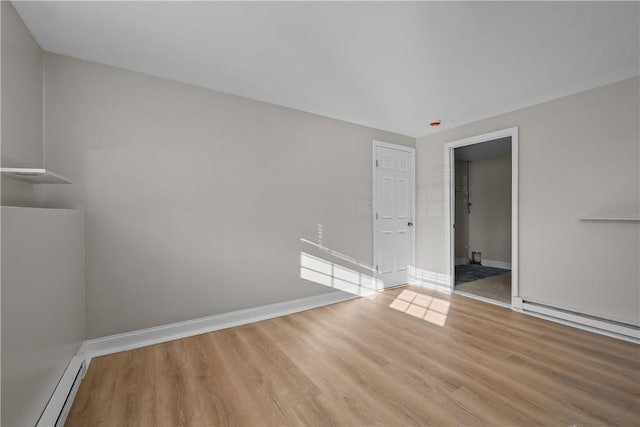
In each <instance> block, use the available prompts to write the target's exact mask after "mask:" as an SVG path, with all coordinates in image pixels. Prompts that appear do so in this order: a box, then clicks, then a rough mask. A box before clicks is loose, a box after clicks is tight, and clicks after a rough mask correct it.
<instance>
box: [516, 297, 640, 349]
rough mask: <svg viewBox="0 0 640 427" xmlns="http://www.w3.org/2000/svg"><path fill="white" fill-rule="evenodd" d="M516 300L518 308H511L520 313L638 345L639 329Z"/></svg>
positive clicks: (639, 338)
mask: <svg viewBox="0 0 640 427" xmlns="http://www.w3.org/2000/svg"><path fill="white" fill-rule="evenodd" d="M516 298H517V299H518V300H519V302H520V304H519V307H516V306H513V308H514V309H515V310H517V311H520V312H522V313H525V314H529V315H531V316H535V317H540V318H542V319H545V320H551V321H553V322H556V323H562V324H563V325H567V326H572V327H574V328H578V329H583V330H586V331H589V332H594V333H597V334H600V335H606V336H609V337H613V338H618V339H622V340H625V341H631V342H634V343H640V327H637V326H633V325H625V324H622V323H619V322H612V321H608V320H606V319H599V318H596V317H593V316H587V315H583V314H580V313H574V312H570V311H566V310H561V309H557V308H554V307H549V306H547V305H543V304H537V303H535V302H531V301H527V300H524V299H522V298H520V297H514V301H515V300H516Z"/></svg>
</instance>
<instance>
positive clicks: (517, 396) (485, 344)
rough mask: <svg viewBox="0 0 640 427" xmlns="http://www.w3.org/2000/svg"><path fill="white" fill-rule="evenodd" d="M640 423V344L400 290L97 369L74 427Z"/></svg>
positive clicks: (121, 358) (104, 360) (125, 357)
mask: <svg viewBox="0 0 640 427" xmlns="http://www.w3.org/2000/svg"><path fill="white" fill-rule="evenodd" d="M604 424H611V425H623V426H638V425H639V424H640V346H637V345H634V344H631V343H627V342H623V341H619V340H615V339H611V338H607V337H603V336H600V335H595V334H590V333H588V332H584V331H581V330H577V329H573V328H569V327H565V326H562V325H558V324H555V323H551V322H547V321H544V320H541V319H537V318H534V317H531V316H527V315H523V314H519V313H515V312H512V311H511V310H509V309H506V308H503V307H499V306H494V305H491V304H486V303H483V302H481V301H476V300H473V299H470V298H465V297H463V296H459V295H451V296H446V295H442V294H438V293H432V292H429V291H425V290H423V289H421V288H413V287H411V288H397V289H393V290H390V291H387V292H383V293H380V294H377V295H376V296H375V298H371V299H366V298H361V299H357V300H353V301H349V302H345V303H341V304H335V305H332V306H328V307H323V308H319V309H315V310H310V311H307V312H303V313H298V314H293V315H290V316H286V317H281V318H277V319H272V320H268V321H264V322H260V323H254V324H251V325H246V326H240V327H236V328H232V329H227V330H222V331H217V332H212V333H209V334H204V335H200V336H196V337H191V338H186V339H182V340H178V341H172V342H169V343H165V344H158V345H154V346H150V347H146V348H141V349H138V350H133V351H127V352H123V353H118V354H113V355H109V356H104V357H99V358H95V359H93V361H92V363H91V366H90V368H89V371H88V373H87V375H86V378H85V380H84V382H83V383H82V385H81V387H80V391H79V393H78V395H77V397H76V400H75V403H74V404H73V407H72V409H71V413H70V415H69V418H68V419H67V424H66V425H67V426H127V425H131V426H217V425H219V426H231V425H242V426H266V425H344V426H347V425H348V426H355V425H367V426H369V425H379V426H392V425H438V426H444V425H505V426H507V425H508V426H519V425H545V426H552V425H565V426H570V425H604Z"/></svg>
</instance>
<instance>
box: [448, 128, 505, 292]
mask: <svg viewBox="0 0 640 427" xmlns="http://www.w3.org/2000/svg"><path fill="white" fill-rule="evenodd" d="M511 162H512V158H511V137H504V138H501V139H498V140H494V141H487V142H480V143H477V144H472V145H466V146H463V147H458V148H455V149H454V166H455V167H454V174H453V175H454V177H455V180H454V195H453V197H454V199H455V205H454V206H455V212H454V218H455V223H454V227H453V232H454V234H455V239H454V243H455V250H454V253H455V279H454V280H455V289H456V290H457V291H458V292H463V293H465V294H471V295H473V296H476V297H481V298H486V299H489V300H491V301H493V302H499V303H503V304H507V305H511V198H512V194H511V180H512V177H511Z"/></svg>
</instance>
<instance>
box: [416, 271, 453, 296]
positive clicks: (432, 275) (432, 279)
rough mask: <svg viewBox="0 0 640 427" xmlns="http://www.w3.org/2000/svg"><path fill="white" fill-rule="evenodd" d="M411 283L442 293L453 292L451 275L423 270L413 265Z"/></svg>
mask: <svg viewBox="0 0 640 427" xmlns="http://www.w3.org/2000/svg"><path fill="white" fill-rule="evenodd" d="M409 283H411V284H413V285H418V286H422V287H425V288H429V289H435V290H437V291H441V292H446V293H450V292H451V289H450V286H451V275H449V274H443V273H436V272H434V271H427V270H422V269H419V268H417V267H414V266H411V265H410V266H409Z"/></svg>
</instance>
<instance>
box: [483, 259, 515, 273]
mask: <svg viewBox="0 0 640 427" xmlns="http://www.w3.org/2000/svg"><path fill="white" fill-rule="evenodd" d="M482 265H486V266H487V267H495V268H503V269H505V270H511V263H510V262H502V261H492V260H490V259H483V260H482Z"/></svg>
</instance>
